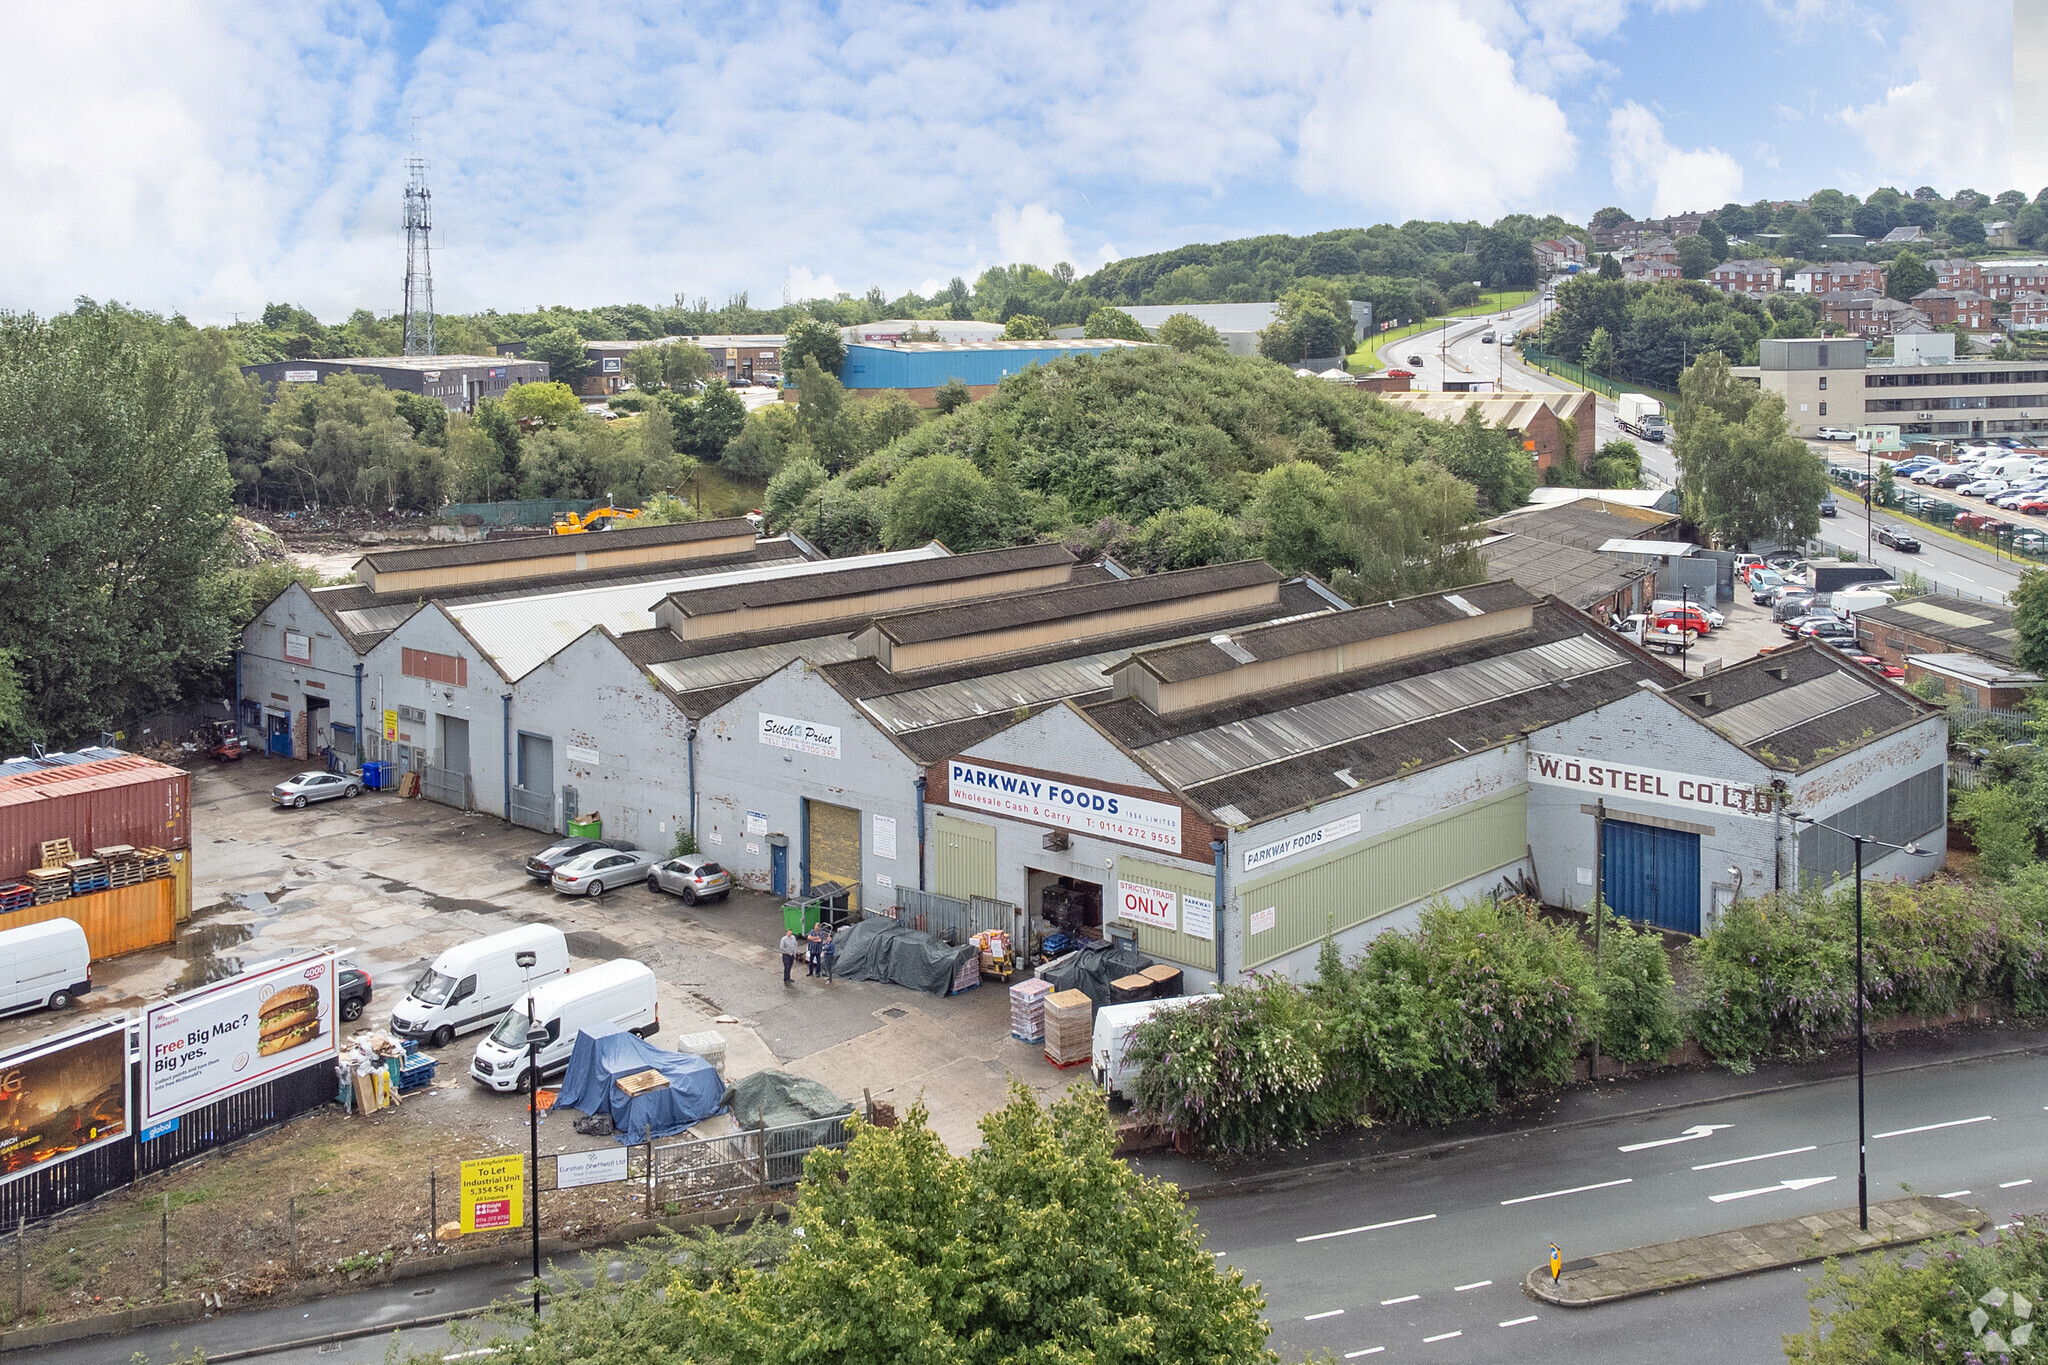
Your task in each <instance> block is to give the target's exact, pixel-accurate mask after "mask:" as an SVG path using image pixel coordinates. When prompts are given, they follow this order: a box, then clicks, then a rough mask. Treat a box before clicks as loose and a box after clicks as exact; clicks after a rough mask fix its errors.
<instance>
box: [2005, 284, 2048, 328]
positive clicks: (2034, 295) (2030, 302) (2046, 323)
mask: <svg viewBox="0 0 2048 1365" xmlns="http://www.w3.org/2000/svg"><path fill="white" fill-rule="evenodd" d="M2012 329H2013V330H2014V331H2015V332H2044V331H2048V294H2044V293H2042V292H2041V291H2040V290H2038V289H2030V290H2028V291H2027V292H2026V293H2024V294H2016V295H2014V296H2013V301H2012Z"/></svg>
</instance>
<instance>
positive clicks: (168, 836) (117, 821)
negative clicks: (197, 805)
mask: <svg viewBox="0 0 2048 1365" xmlns="http://www.w3.org/2000/svg"><path fill="white" fill-rule="evenodd" d="M45 839H69V840H70V841H71V845H72V847H73V849H75V850H76V852H77V855H78V856H79V857H81V858H83V857H85V856H87V855H89V854H90V853H91V852H92V850H93V849H95V848H106V847H108V846H109V845H112V844H132V845H135V846H136V847H138V848H139V847H143V846H145V845H148V846H154V847H156V848H190V847H191V846H192V774H190V773H188V772H185V771H184V770H182V769H179V768H173V767H170V766H168V765H167V764H163V763H158V762H156V761H155V760H153V759H147V758H143V757H142V756H140V755H139V754H124V755H122V756H121V757H120V758H108V759H101V760H99V761H97V762H93V763H79V764H74V765H72V766H70V767H65V768H46V769H43V770H42V771H40V772H32V773H16V774H13V775H11V776H8V777H0V880H12V879H14V878H17V877H19V876H21V874H22V873H24V872H26V871H28V870H29V869H30V868H32V867H38V866H40V865H41V863H42V853H41V844H42V842H43V841H44V840H45Z"/></svg>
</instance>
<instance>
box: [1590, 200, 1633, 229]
mask: <svg viewBox="0 0 2048 1365" xmlns="http://www.w3.org/2000/svg"><path fill="white" fill-rule="evenodd" d="M1634 221H1635V215H1634V214H1632V213H1630V212H1629V211H1628V210H1627V209H1618V208H1615V207H1614V206H1613V205H1611V204H1610V205H1608V206H1607V207H1606V208H1604V209H1601V210H1600V211H1599V212H1598V213H1596V214H1594V215H1593V216H1592V218H1591V219H1590V220H1588V222H1587V224H1586V226H1588V227H1590V228H1591V229H1592V230H1593V231H1595V232H1605V231H1607V230H1608V229H1609V228H1615V227H1620V226H1621V225H1622V224H1623V223H1633V222H1634Z"/></svg>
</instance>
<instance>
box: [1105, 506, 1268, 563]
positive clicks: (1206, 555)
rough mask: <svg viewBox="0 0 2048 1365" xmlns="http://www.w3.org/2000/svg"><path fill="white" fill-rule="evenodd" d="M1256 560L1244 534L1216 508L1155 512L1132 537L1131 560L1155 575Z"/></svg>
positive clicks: (1188, 508)
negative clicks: (1237, 561)
mask: <svg viewBox="0 0 2048 1365" xmlns="http://www.w3.org/2000/svg"><path fill="white" fill-rule="evenodd" d="M1251 557H1252V551H1251V546H1250V544H1249V542H1248V541H1247V540H1246V538H1245V535H1244V532H1243V531H1242V530H1241V529H1240V528H1239V527H1238V525H1237V524H1236V523H1235V522H1233V521H1232V520H1231V519H1230V518H1229V517H1226V516H1224V515H1223V514H1222V513H1221V512H1219V511H1217V510H1216V509H1215V508H1213V507H1202V506H1194V507H1173V508H1168V509H1167V510H1165V511H1163V512H1154V513H1153V514H1152V515H1151V516H1150V517H1147V518H1146V519H1145V523H1144V525H1142V526H1140V527H1139V528H1138V530H1137V533H1136V534H1135V535H1134V536H1133V537H1132V544H1131V553H1130V558H1131V559H1132V560H1133V561H1134V562H1135V563H1136V564H1137V566H1138V567H1139V568H1141V569H1146V570H1150V571H1154V572H1158V571H1161V570H1167V569H1192V568H1196V567H1198V566H1200V565H1203V564H1224V563H1229V562H1230V561H1232V560H1238V559H1249V558H1251Z"/></svg>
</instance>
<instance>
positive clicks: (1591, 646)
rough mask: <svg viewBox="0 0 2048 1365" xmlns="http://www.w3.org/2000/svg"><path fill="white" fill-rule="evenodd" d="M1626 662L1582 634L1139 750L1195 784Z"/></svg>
mask: <svg viewBox="0 0 2048 1365" xmlns="http://www.w3.org/2000/svg"><path fill="white" fill-rule="evenodd" d="M1623 662H1625V660H1624V658H1623V656H1622V655H1620V654H1619V653H1617V652H1616V651H1614V650H1613V649H1610V648H1609V647H1608V646H1607V645H1605V644H1604V643H1602V642H1601V641H1599V640H1598V639H1595V638H1594V637H1592V636H1590V635H1577V636H1573V637H1571V638H1569V639H1564V640H1557V641H1554V642H1552V643H1550V644H1544V645H1536V646H1533V647H1531V648H1529V649H1521V650H1516V651H1515V652H1513V653H1511V654H1503V655H1500V656H1498V657H1496V658H1491V659H1480V660H1477V661H1475V662H1472V663H1468V664H1460V665H1457V666H1456V667H1453V668H1447V669H1443V670H1440V671H1438V672H1435V673H1425V674H1421V675H1418V676H1416V677H1412V678H1406V679H1403V680H1402V681H1400V682H1392V683H1382V684H1380V685H1379V686H1377V687H1368V688H1364V689H1362V690H1360V691H1357V692H1346V693H1344V694H1342V695H1340V696H1335V697H1328V698H1325V699H1323V700H1321V701H1312V702H1307V703H1304V704H1303V705H1300V706H1290V707H1288V708H1286V709H1285V710H1281V711H1274V712H1271V713H1269V714H1266V715H1262V716H1253V717H1250V718H1248V719H1245V720H1238V721H1232V722H1230V723H1229V724H1227V725H1218V726H1215V727H1212V728H1210V729H1207V730H1198V731H1195V732H1194V733H1193V734H1187V735H1181V736H1178V737H1176V738H1173V739H1165V740H1160V741H1159V742H1157V743H1154V744H1148V745H1146V746H1144V747H1143V748H1141V749H1139V750H1138V753H1139V754H1140V755H1141V756H1142V757H1143V758H1144V759H1145V760H1146V761H1147V762H1149V763H1151V764H1152V765H1153V766H1154V767H1155V768H1156V769H1157V770H1158V771H1159V772H1160V773H1162V774H1163V775H1165V776H1166V777H1168V778H1169V779H1171V780H1172V781H1173V782H1175V783H1176V784H1178V785H1179V786H1182V787H1193V786H1195V785H1197V784H1199V783H1203V782H1212V781H1214V780H1216V779H1217V778H1219V777H1227V776H1229V775H1230V774H1232V773H1239V772H1244V771H1246V770H1247V769H1251V768H1257V767H1261V766H1263V765H1265V764H1268V763H1279V762H1282V761H1284V760H1286V759H1290V758H1295V757H1298V756H1300V755H1302V754H1305V753H1310V752H1313V751H1314V750H1317V749H1323V748H1328V747H1330V746H1332V745H1336V744H1344V743H1348V742H1350V741H1352V740H1356V739H1363V738H1365V737H1366V736H1368V735H1373V734H1378V733H1380V732H1382V731H1385V730H1395V729H1399V728H1400V727H1402V726H1404V725H1413V724H1415V723H1416V722H1417V721H1423V720H1429V719H1432V718H1435V717H1438V716H1443V715H1447V714H1450V713H1451V712H1455V711H1462V710H1464V709H1466V708H1468V707H1473V706H1480V705H1483V704H1485V703H1487V702H1491V701H1497V700H1499V699H1501V698H1503V697H1510V696H1513V695H1514V694H1516V693H1518V692H1526V691H1529V690H1532V689H1534V688H1538V687H1545V686H1548V685H1550V684H1553V683H1556V682H1559V681H1563V680H1568V679H1571V678H1577V677H1583V676H1585V675H1587V674H1589V673H1597V672H1601V671H1602V670H1605V669H1609V668H1613V667H1615V666H1617V665H1619V664H1621V663H1623Z"/></svg>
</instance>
